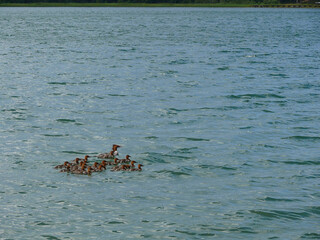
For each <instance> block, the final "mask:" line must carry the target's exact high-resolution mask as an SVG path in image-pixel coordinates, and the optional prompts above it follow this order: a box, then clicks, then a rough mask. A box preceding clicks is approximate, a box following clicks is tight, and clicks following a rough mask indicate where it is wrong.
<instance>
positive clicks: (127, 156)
mask: <svg viewBox="0 0 320 240" xmlns="http://www.w3.org/2000/svg"><path fill="white" fill-rule="evenodd" d="M130 157H131V156H130V155H126V158H124V159H119V160H118V163H130V162H131V159H130Z"/></svg>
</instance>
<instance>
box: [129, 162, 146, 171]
mask: <svg viewBox="0 0 320 240" xmlns="http://www.w3.org/2000/svg"><path fill="white" fill-rule="evenodd" d="M141 167H143V165H142V164H138V168H131V169H130V171H142V168H141Z"/></svg>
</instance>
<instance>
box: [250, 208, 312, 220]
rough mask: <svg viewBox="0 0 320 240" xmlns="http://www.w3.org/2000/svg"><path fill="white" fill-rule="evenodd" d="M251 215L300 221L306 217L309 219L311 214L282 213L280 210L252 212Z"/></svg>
mask: <svg viewBox="0 0 320 240" xmlns="http://www.w3.org/2000/svg"><path fill="white" fill-rule="evenodd" d="M250 212H251V213H254V214H257V215H260V216H262V217H266V218H276V219H279V218H284V219H290V220H299V219H303V218H305V217H309V216H310V214H309V213H307V212H292V211H280V210H271V211H263V210H251V211H250Z"/></svg>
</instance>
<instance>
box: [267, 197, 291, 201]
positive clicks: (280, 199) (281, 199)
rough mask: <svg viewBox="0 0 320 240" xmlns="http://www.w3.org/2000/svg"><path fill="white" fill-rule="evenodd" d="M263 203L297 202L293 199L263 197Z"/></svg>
mask: <svg viewBox="0 0 320 240" xmlns="http://www.w3.org/2000/svg"><path fill="white" fill-rule="evenodd" d="M261 200H263V201H270V202H294V201H297V200H295V199H288V198H273V197H265V198H263V199H261Z"/></svg>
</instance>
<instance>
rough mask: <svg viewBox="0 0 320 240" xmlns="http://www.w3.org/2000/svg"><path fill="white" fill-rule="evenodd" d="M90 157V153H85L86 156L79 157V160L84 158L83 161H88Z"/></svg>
mask: <svg viewBox="0 0 320 240" xmlns="http://www.w3.org/2000/svg"><path fill="white" fill-rule="evenodd" d="M89 157H90V156H89V155H85V156H84V158H81V159H79V160H82V161H86V162H87V161H88V158H89Z"/></svg>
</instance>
